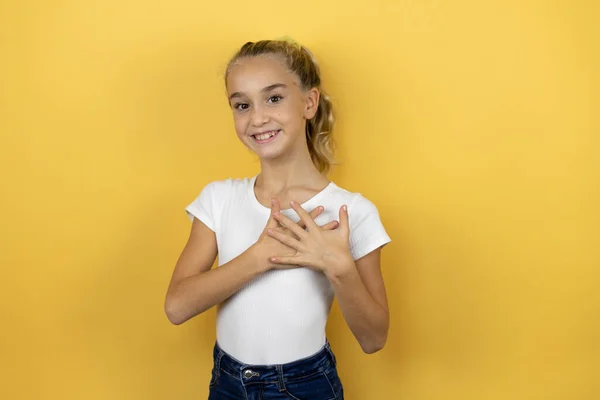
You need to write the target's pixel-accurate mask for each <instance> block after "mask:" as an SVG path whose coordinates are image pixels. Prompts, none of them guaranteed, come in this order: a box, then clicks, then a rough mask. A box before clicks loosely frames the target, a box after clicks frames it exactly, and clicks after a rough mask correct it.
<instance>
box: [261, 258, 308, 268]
mask: <svg viewBox="0 0 600 400" xmlns="http://www.w3.org/2000/svg"><path fill="white" fill-rule="evenodd" d="M269 260H270V261H271V262H272V263H274V264H287V265H300V266H306V267H309V266H310V262H309V261H308V260H305V259H304V258H303V257H302V256H301V255H297V256H287V257H285V256H282V257H271V258H269Z"/></svg>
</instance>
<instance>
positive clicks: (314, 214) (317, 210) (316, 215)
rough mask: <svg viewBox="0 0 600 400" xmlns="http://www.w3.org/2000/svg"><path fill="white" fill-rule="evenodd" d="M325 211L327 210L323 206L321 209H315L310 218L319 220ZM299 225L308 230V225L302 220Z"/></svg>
mask: <svg viewBox="0 0 600 400" xmlns="http://www.w3.org/2000/svg"><path fill="white" fill-rule="evenodd" d="M324 210H325V209H324V208H323V206H319V207H317V208H315V209H314V210H312V211H311V212H310V213H309V214H308V215H310V218H311V219H312V220H313V221H314V219H315V218H317V217H318V216H319V215H321V214H322V213H323V211H324ZM297 225H298V226H299V227H300V228H302V229H304V228H306V224H305V223H304V221H302V220H299V221H298V222H297Z"/></svg>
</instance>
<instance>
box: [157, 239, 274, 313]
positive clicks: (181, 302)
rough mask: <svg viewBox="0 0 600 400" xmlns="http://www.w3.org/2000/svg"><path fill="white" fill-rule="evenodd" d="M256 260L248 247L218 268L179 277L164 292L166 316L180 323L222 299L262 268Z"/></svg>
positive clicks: (258, 272)
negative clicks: (167, 290) (182, 277)
mask: <svg viewBox="0 0 600 400" xmlns="http://www.w3.org/2000/svg"><path fill="white" fill-rule="evenodd" d="M259 264H260V263H258V262H257V261H256V258H255V257H254V255H253V253H252V248H250V249H248V250H246V251H245V252H244V253H242V254H240V255H239V256H238V257H236V258H234V259H233V260H231V261H229V262H228V263H226V264H223V265H221V266H220V267H218V268H213V269H211V270H209V271H206V272H203V273H200V274H198V275H193V276H190V277H188V278H186V279H184V280H182V281H181V282H179V283H178V284H177V285H175V286H174V287H173V288H171V290H170V291H169V293H168V294H167V298H166V302H165V310H166V313H167V317H168V318H169V320H170V321H171V322H172V323H173V324H176V325H179V324H182V323H184V322H185V321H187V320H189V319H190V318H192V317H194V316H196V315H198V314H201V313H203V312H204V311H206V310H208V309H210V308H212V307H213V306H215V305H217V304H219V303H221V302H222V301H224V300H226V299H227V298H229V297H230V296H231V295H233V294H234V293H236V292H237V291H238V290H239V289H240V288H242V286H244V285H245V284H246V283H248V282H249V281H251V280H252V279H254V278H255V277H256V276H258V275H259V274H261V273H262V272H264V271H265V269H264V268H263V267H262V266H260V265H259Z"/></svg>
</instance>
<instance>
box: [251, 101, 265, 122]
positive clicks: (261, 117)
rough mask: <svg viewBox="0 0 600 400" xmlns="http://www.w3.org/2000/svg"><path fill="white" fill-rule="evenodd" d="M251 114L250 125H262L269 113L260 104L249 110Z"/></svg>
mask: <svg viewBox="0 0 600 400" xmlns="http://www.w3.org/2000/svg"><path fill="white" fill-rule="evenodd" d="M251 114H252V125H254V126H263V125H264V124H266V123H267V122H269V115H268V113H267V112H266V111H265V109H264V108H262V107H261V106H255V107H253V108H252V110H251Z"/></svg>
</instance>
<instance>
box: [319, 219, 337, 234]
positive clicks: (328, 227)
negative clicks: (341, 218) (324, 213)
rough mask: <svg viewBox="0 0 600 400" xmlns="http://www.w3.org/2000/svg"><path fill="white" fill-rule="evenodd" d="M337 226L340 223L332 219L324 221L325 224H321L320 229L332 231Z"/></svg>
mask: <svg viewBox="0 0 600 400" xmlns="http://www.w3.org/2000/svg"><path fill="white" fill-rule="evenodd" d="M338 226H340V223H339V222H337V221H336V220H333V221H330V222H328V223H326V224H325V225H322V226H321V229H324V230H326V231H332V230H334V229H336V228H337V227H338Z"/></svg>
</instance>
